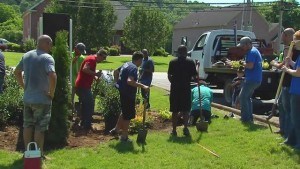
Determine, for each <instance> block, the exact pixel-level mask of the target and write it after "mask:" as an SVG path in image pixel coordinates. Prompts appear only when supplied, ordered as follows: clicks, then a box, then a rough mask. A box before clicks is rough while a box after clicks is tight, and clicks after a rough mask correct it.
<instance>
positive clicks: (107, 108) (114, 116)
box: [92, 80, 121, 132]
mask: <svg viewBox="0 0 300 169" xmlns="http://www.w3.org/2000/svg"><path fill="white" fill-rule="evenodd" d="M92 91H93V94H94V97H95V99H96V100H97V105H98V107H97V109H98V110H100V114H101V115H102V116H103V117H104V122H105V131H106V132H108V131H109V130H111V129H112V128H113V127H115V125H116V123H117V120H118V117H119V115H120V114H121V102H120V98H119V91H118V89H117V88H116V87H115V86H113V85H112V84H111V83H108V82H106V81H105V80H100V81H99V82H96V83H94V84H93V87H92Z"/></svg>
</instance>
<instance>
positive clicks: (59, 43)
mask: <svg viewBox="0 0 300 169" xmlns="http://www.w3.org/2000/svg"><path fill="white" fill-rule="evenodd" d="M67 44H68V32H66V31H60V32H58V33H57V34H56V39H55V47H54V48H53V50H52V52H53V57H54V60H55V71H56V74H57V84H56V91H55V96H54V99H53V102H52V114H51V121H50V125H49V131H48V132H47V134H46V138H45V141H46V142H47V143H46V144H45V145H47V146H49V145H50V146H51V147H61V146H64V145H66V143H67V137H68V128H69V122H68V116H69V115H70V114H71V111H69V110H68V103H69V97H68V96H70V87H69V81H68V77H69V65H70V62H71V59H70V57H69V55H68V51H67V49H68V47H67Z"/></svg>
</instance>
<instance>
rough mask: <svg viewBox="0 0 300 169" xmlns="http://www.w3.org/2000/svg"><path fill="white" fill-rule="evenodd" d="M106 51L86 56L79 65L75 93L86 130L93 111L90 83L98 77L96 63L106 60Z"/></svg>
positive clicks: (90, 127)
mask: <svg viewBox="0 0 300 169" xmlns="http://www.w3.org/2000/svg"><path fill="white" fill-rule="evenodd" d="M106 57H107V52H106V51H105V50H103V49H100V50H99V51H98V52H97V54H96V55H89V56H87V57H86V58H85V59H84V61H83V62H82V64H81V66H80V70H79V73H78V76H77V79H76V82H75V87H76V94H77V95H78V97H79V100H80V101H81V103H82V116H83V117H82V119H81V120H82V121H81V124H82V125H83V128H84V129H85V130H86V131H89V130H90V129H92V115H93V113H94V99H93V94H92V90H91V88H92V83H93V80H94V79H95V77H98V78H99V77H100V76H101V74H102V72H101V71H99V72H96V65H97V63H100V62H102V61H104V60H106Z"/></svg>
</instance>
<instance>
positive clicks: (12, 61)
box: [3, 52, 24, 67]
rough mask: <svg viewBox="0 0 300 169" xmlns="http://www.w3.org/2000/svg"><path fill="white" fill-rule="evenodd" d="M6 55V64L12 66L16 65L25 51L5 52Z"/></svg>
mask: <svg viewBox="0 0 300 169" xmlns="http://www.w3.org/2000/svg"><path fill="white" fill-rule="evenodd" d="M3 54H4V57H5V64H6V65H7V66H10V67H15V66H17V64H18V63H19V61H20V60H21V58H22V56H23V54H24V53H16V52H3Z"/></svg>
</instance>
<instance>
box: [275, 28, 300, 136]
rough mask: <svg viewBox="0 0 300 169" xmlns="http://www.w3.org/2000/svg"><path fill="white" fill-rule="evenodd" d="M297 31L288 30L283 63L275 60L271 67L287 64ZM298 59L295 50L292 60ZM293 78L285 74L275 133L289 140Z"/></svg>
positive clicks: (283, 35) (285, 38)
mask: <svg viewBox="0 0 300 169" xmlns="http://www.w3.org/2000/svg"><path fill="white" fill-rule="evenodd" d="M294 33H295V30H294V29H293V28H286V29H285V30H284V31H283V32H282V34H281V39H282V43H283V44H284V50H283V58H282V59H280V60H281V62H276V61H275V60H273V61H271V65H272V66H274V67H276V68H278V69H280V68H282V66H283V65H284V64H285V62H284V60H283V59H284V58H286V57H287V55H288V49H289V45H290V43H291V42H292V41H293V35H294ZM297 57H298V55H297V52H296V51H295V50H294V51H293V55H292V59H293V61H296V58H297ZM291 79H292V76H291V75H289V74H285V76H284V79H283V81H282V89H281V93H280V96H279V99H278V109H279V130H278V131H276V132H275V133H277V134H280V135H282V136H283V137H284V138H287V136H288V135H289V131H290V129H291V114H290V112H291V108H290V106H291V105H290V93H289V90H290V85H291Z"/></svg>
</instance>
